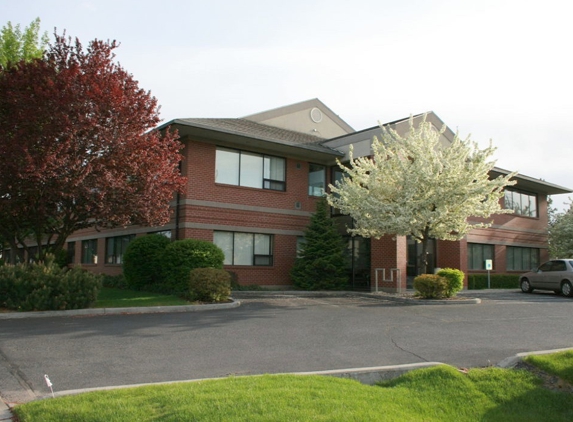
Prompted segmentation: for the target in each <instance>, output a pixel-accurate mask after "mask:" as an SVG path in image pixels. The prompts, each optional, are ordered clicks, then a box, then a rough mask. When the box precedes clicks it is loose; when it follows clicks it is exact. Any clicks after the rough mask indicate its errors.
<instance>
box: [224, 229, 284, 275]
mask: <svg viewBox="0 0 573 422" xmlns="http://www.w3.org/2000/svg"><path fill="white" fill-rule="evenodd" d="M213 243H214V244H215V245H217V246H218V247H220V248H221V249H222V250H223V253H224V254H225V261H224V264H225V265H254V266H271V265H273V236H272V235H270V234H259V233H240V232H223V231H216V232H215V233H214V234H213Z"/></svg>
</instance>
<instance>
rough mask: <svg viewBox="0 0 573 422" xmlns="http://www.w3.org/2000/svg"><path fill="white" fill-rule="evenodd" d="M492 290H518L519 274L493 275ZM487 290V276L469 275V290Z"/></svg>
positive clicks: (491, 277)
mask: <svg viewBox="0 0 573 422" xmlns="http://www.w3.org/2000/svg"><path fill="white" fill-rule="evenodd" d="M490 285H491V288H492V289H518V288H519V274H491V275H490ZM480 289H487V274H470V275H468V290H480Z"/></svg>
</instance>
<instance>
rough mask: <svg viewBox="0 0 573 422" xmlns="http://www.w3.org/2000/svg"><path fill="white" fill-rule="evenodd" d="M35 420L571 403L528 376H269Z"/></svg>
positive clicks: (558, 412) (526, 414)
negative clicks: (370, 381) (376, 380)
mask: <svg viewBox="0 0 573 422" xmlns="http://www.w3.org/2000/svg"><path fill="white" fill-rule="evenodd" d="M15 413H16V414H17V416H18V417H19V418H20V421H21V422H30V421H45V422H49V421H106V422H107V421H249V422H252V421H440V422H442V421H472V422H474V421H504V422H507V421H520V422H522V421H541V420H544V421H548V420H551V421H571V420H573V398H572V397H571V395H570V394H568V393H562V392H552V391H549V390H546V389H544V388H542V387H541V386H540V380H539V379H538V378H536V377H535V376H534V375H532V374H531V373H529V372H527V371H524V370H505V369H499V368H487V369H473V370H470V371H469V373H468V374H463V373H461V372H459V371H458V370H456V369H454V368H452V367H449V366H438V367H433V368H428V369H420V370H416V371H412V372H409V373H407V374H405V375H403V376H402V377H400V378H397V379H395V380H392V381H389V382H386V383H384V384H382V385H380V386H368V385H363V384H360V383H359V382H357V381H353V380H348V379H339V378H333V377H326V376H296V375H264V376H251V377H232V378H226V379H220V380H209V381H201V382H193V383H177V384H170V385H157V386H146V387H139V388H130V389H120V390H111V391H100V392H93V393H86V394H82V395H78V396H68V397H61V398H56V399H46V400H41V401H36V402H31V403H27V404H24V405H20V406H18V407H16V409H15Z"/></svg>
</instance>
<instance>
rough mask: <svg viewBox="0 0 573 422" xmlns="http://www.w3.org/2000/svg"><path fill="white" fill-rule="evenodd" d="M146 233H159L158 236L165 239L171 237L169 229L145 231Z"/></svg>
mask: <svg viewBox="0 0 573 422" xmlns="http://www.w3.org/2000/svg"><path fill="white" fill-rule="evenodd" d="M147 234H158V235H160V236H164V237H166V238H167V239H171V230H161V231H158V232H150V233H147Z"/></svg>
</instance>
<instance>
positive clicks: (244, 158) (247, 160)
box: [215, 148, 286, 191]
mask: <svg viewBox="0 0 573 422" xmlns="http://www.w3.org/2000/svg"><path fill="white" fill-rule="evenodd" d="M285 169H286V163H285V159H284V158H280V157H273V156H270V155H263V154H256V153H253V152H246V151H238V150H235V149H228V148H217V158H216V160H215V182H216V183H225V184H228V185H236V186H246V187H250V188H259V189H271V190H280V191H284V190H285V188H286V183H285V181H286V177H285V173H286V172H285Z"/></svg>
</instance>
